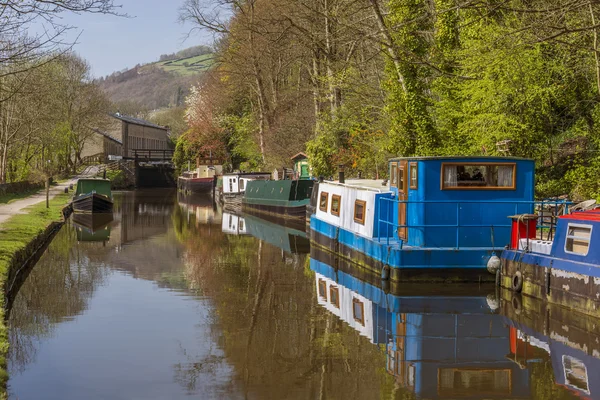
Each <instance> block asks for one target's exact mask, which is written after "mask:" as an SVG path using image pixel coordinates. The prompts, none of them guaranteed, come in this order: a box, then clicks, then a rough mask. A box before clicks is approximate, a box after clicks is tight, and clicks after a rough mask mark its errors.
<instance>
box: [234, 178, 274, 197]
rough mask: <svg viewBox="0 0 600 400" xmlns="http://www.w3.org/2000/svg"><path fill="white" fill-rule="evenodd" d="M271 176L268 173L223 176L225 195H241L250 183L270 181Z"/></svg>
mask: <svg viewBox="0 0 600 400" xmlns="http://www.w3.org/2000/svg"><path fill="white" fill-rule="evenodd" d="M270 177H271V175H270V174H266V173H255V174H253V173H247V174H227V175H223V193H224V194H240V193H244V192H245V191H246V187H247V186H248V182H250V181H255V180H266V179H270Z"/></svg>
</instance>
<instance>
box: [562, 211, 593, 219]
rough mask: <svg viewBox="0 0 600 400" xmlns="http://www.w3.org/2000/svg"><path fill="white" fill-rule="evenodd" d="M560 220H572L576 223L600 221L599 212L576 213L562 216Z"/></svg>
mask: <svg viewBox="0 0 600 400" xmlns="http://www.w3.org/2000/svg"><path fill="white" fill-rule="evenodd" d="M560 218H561V219H572V220H576V221H596V222H598V221H600V211H597V210H591V211H577V212H574V213H572V214H567V215H562V216H561V217H560Z"/></svg>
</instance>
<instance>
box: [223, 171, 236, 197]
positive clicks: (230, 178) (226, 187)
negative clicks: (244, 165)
mask: <svg viewBox="0 0 600 400" xmlns="http://www.w3.org/2000/svg"><path fill="white" fill-rule="evenodd" d="M223 193H225V194H236V193H240V189H239V176H238V175H223Z"/></svg>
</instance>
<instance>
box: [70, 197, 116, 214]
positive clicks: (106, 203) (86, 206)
mask: <svg viewBox="0 0 600 400" xmlns="http://www.w3.org/2000/svg"><path fill="white" fill-rule="evenodd" d="M112 209H113V202H112V200H111V199H110V198H109V197H107V196H104V195H101V194H98V193H88V194H83V195H80V196H77V197H76V198H74V199H73V211H74V212H75V213H83V214H91V213H112Z"/></svg>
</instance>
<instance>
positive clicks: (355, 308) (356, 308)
mask: <svg viewBox="0 0 600 400" xmlns="http://www.w3.org/2000/svg"><path fill="white" fill-rule="evenodd" d="M352 315H353V316H354V320H355V321H356V322H358V323H359V324H361V325H362V326H365V305H364V303H363V302H362V301H360V300H359V299H357V298H354V299H352Z"/></svg>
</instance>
